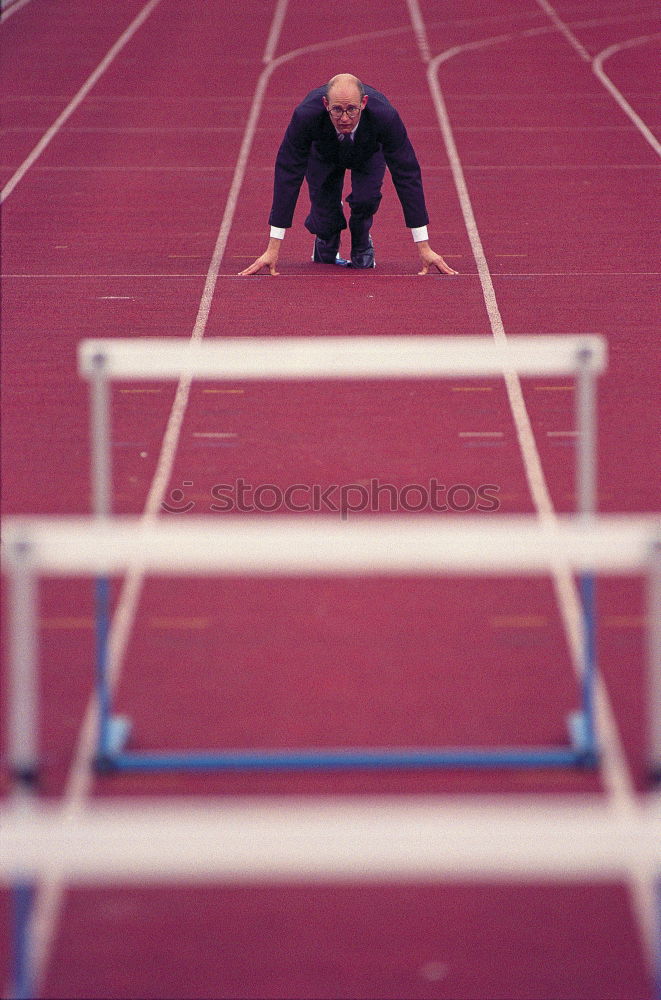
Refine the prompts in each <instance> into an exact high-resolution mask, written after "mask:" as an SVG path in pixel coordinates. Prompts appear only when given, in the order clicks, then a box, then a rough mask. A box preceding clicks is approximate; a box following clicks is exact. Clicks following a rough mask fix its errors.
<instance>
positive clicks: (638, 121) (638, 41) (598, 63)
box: [536, 0, 661, 156]
mask: <svg viewBox="0 0 661 1000" xmlns="http://www.w3.org/2000/svg"><path fill="white" fill-rule="evenodd" d="M536 2H537V4H538V6H539V7H541V8H542V10H543V11H544V13H545V14H547V15H548V17H550V18H551V20H552V21H553V23H554V24H555V26H556V27H557V28H558V30H559V31H561V32H562V34H563V35H564V36H565V38H566V39H567V41H568V42H569V44H570V45H571V47H572V48H573V49H575V51H576V52H578V54H579V55H580V57H581V59H584V60H586V61H587V62H589V63H590V65H591V66H592V72H593V73H594V74H595V76H596V77H597V79H598V80H599V81H600V82H601V83H602V84H603V86H604V87H605V88H606V90H607V91H608V93H609V94H610V95H611V97H613V98H614V100H615V101H616V102H617V103H618V105H619V106H620V108H621V109H622V111H624V113H625V115H627V117H628V118H629V119H630V120H631V121H632V122H633V124H634V125H635V126H636V128H637V129H638V131H639V132H640V134H641V135H642V136H643V138H644V139H645V140H646V141H647V142H648V143H649V144H650V146H651V147H652V149H653V150H654V152H655V153H656V154H657V156H661V145H660V144H659V142H658V141H657V139H656V137H655V136H654V134H653V133H652V131H651V130H650V129H649V128H648V126H647V125H646V124H645V122H644V121H643V119H642V118H641V117H640V115H638V114H637V113H636V112H635V111H634V109H633V108H632V107H631V105H630V104H629V102H628V101H627V100H626V99H625V97H624V95H623V94H622V93H621V91H619V90H618V88H617V87H616V86H615V84H614V83H613V81H612V80H611V79H610V77H609V76H607V75H606V73H605V72H604V70H603V63H604V62H605V61H606V59H609V58H610V57H611V56H612V55H614V54H615V53H616V52H622V51H623V50H624V49H629V48H633V47H634V46H637V45H646V44H647V43H649V42H652V41H654V40H656V39H657V38H661V33H657V34H652V35H640V36H639V37H638V38H629V39H627V40H626V41H624V42H618V43H616V44H615V45H611V46H609V48H607V49H604V50H603V51H602V52H600V53H599V54H598V55H596V56H595V57H594V59H593V58H592V57H591V56H590V54H589V53H588V52H587V50H586V49H585V48H584V47H583V46H582V45H581V43H580V42H579V40H578V38H577V37H576V35H575V34H574V33H573V31H572V30H571V28H570V27H569V25H567V24H565V22H564V21H563V20H562V19H561V17H560V15H559V14H558V13H557V11H556V10H555V9H554V8H553V7H552V6H551V4H550V3H549V0H536Z"/></svg>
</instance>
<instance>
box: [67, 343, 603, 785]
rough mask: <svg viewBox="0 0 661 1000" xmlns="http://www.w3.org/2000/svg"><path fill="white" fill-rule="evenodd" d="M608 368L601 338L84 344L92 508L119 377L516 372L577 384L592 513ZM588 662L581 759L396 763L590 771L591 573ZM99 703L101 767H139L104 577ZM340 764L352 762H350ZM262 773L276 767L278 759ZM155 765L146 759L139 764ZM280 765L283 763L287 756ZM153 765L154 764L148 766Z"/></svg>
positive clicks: (101, 495)
mask: <svg viewBox="0 0 661 1000" xmlns="http://www.w3.org/2000/svg"><path fill="white" fill-rule="evenodd" d="M605 364H606V348H605V343H604V341H603V339H602V338H600V337H596V336H589V335H584V336H580V337H568V336H528V337H512V338H509V339H508V341H507V342H506V343H502V344H499V343H496V342H495V341H494V339H493V338H492V337H324V338H309V337H278V338H227V339H225V338H223V339H216V340H210V341H201V342H198V343H192V342H190V341H182V340H179V339H173V338H155V339H149V340H145V339H128V340H123V339H104V340H86V341H83V342H82V343H81V344H80V346H79V371H80V373H81V375H83V376H84V377H85V378H87V379H88V380H89V381H90V393H91V400H90V414H91V440H92V486H93V509H94V513H95V514H96V515H97V517H99V518H105V517H107V516H108V515H109V514H110V513H111V509H112V459H111V448H110V426H111V413H110V392H109V386H110V383H111V381H113V380H120V379H121V380H164V379H182V380H192V379H207V380H228V379H232V380H236V379H260V380H264V379H288V380H296V379H391V378H399V379H407V378H410V379H416V378H448V377H455V378H476V377H503V376H505V377H508V376H512V375H525V376H543V375H571V376H572V377H573V378H574V379H575V380H576V388H577V392H576V424H577V430H578V447H577V451H576V456H577V457H576V489H577V497H578V509H579V511H580V512H581V513H582V514H583V515H586V516H588V515H591V514H592V513H593V512H594V509H595V494H596V458H595V456H596V377H597V375H598V374H599V373H600V372H602V371H603V369H604V367H605ZM580 582H581V596H582V605H583V636H584V639H583V641H584V653H583V665H582V671H581V709H580V711H578V712H575V713H573V715H572V717H571V720H570V726H571V741H572V743H573V744H574V747H575V750H574V751H573V752H571V753H569V755H568V754H567V751H565V750H564V749H563V751H562V752H560V753H556V754H555V755H553V757H550V756H549V755H548V754H546V755H544V759H543V762H540V758H539V757H537V756H536V755H532V756H530V755H528V756H525V755H521V754H520V753H514V754H512V753H510V752H507V753H505V754H503V753H500V754H497V755H496V756H495V757H494V756H493V755H492V754H488V753H487V754H479V755H477V754H475V753H472V752H471V753H468V755H466V754H464V755H462V754H461V753H460V754H455V753H450V754H449V755H444V754H440V753H436V752H433V753H432V754H429V753H426V754H425V755H424V756H421V755H419V754H417V755H415V756H414V757H409V755H400V757H399V758H398V765H397V766H410V765H413V764H414V761H415V764H417V765H422V764H423V762H424V764H425V766H456V765H457V763H463V764H466V765H473V766H490V765H495V764H500V765H505V766H537V764H540V766H548V765H549V764H552V763H557V764H558V765H560V766H562V765H565V764H567V763H576V761H577V760H578V761H580V763H581V764H583V765H585V766H589V765H594V764H595V763H596V760H597V738H596V734H595V732H594V705H593V701H594V690H595V678H596V651H595V641H594V639H595V616H594V579H593V575H592V573H591V572H590V571H586V572H585V573H584V574H582V576H581V581H580ZM96 587H97V615H96V618H97V656H96V663H97V669H96V675H97V697H98V703H99V747H98V755H97V761H98V763H99V765H100V766H101V767H104V768H117V767H121V768H127V767H129V766H130V767H137V766H138V761H137V759H136V757H135V755H127V754H125V753H121V748H123V747H124V745H125V744H126V741H127V738H128V732H129V723H128V720H126V719H124V718H122V717H120V716H116V715H114V714H113V712H112V706H111V702H112V698H111V692H110V687H109V683H108V669H107V633H108V620H109V615H108V605H109V599H108V593H109V591H108V581H107V579H105V578H104V577H99V578H98V579H97V584H96ZM342 759H343V761H344V763H345V765H346V764H349V756H348V755H344V756H343V758H342ZM159 760H160V765H159V766H161V767H163V766H168V767H170V766H172V767H180V766H195V767H227V766H238V767H245V766H256V765H255V764H254V763H253V762H252V761H250V762H249V761H248V760H247V759H245V757H242V756H237V757H234V758H232V760H233V761H234V763H233V764H230V759H229V758H228V757H227V756H224V757H223V758H222V759H221V758H219V757H218V756H213V757H212V756H210V755H208V754H205V755H196V756H194V757H193V756H190V755H189V757H188V758H187V761H184V760H183V759H182V757H181V755H179V756H173V755H162V756H161V757H160V758H159ZM355 760H356V762H358V760H362V761H363V764H365V766H379V763H380V764H382V765H383V766H393V765H394V764H395V763H396V761H395V760H394V758H393V757H392V755H387V756H386V757H384V755H383V754H380V753H379V754H375V755H371V756H370V757H369V762H368V763H366V761H367V757H366V755H364V754H363V755H362V756H361V757H358V756H356V758H355ZM288 761H289V766H292V767H307V766H314V767H320V766H341V765H339V759H338V758H337V757H333V758H332V759H331V758H327V759H326V764H325V765H324V764H323V763H322V758H321V757H320V756H318V755H317V756H315V757H314V759H313V758H312V757H310V756H309V755H306V756H305V757H303V758H301V756H300V755H290V757H289V758H288ZM261 762H262V766H273V759H272V758H271V757H268V758H266V757H262V758H261ZM146 764H147V761H146V760H144V759H143V765H146ZM277 765H278V766H282V761H281V757H279V758H278V762H277ZM149 766H152V767H155V766H157V764H156V761H155V760H152V761H151V763H150V765H149Z"/></svg>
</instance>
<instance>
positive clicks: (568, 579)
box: [408, 0, 656, 965]
mask: <svg viewBox="0 0 661 1000" xmlns="http://www.w3.org/2000/svg"><path fill="white" fill-rule="evenodd" d="M408 2H410V3H415V4H417V3H418V0H408ZM530 34H531V33H530V32H522V33H521V35H530ZM516 37H520V35H519V36H516ZM511 39H512V40H513V37H512V36H508V37H507V38H504V37H503V36H498V37H497V38H495V39H484V40H482V42H471V43H468V44H466V45H463V46H462V45H459V46H454V47H453V48H451V49H448V50H446V51H445V52H442V53H440V54H439V55H437V56H435V57H434V58H432V59H431V60H430V62H429V63H428V64H427V80H428V85H429V89H430V93H431V95H432V100H433V103H434V107H435V110H436V115H437V118H438V122H439V126H440V129H441V133H442V135H443V140H444V143H445V147H446V152H447V155H448V159H449V162H450V165H451V169H452V175H453V179H454V182H455V186H456V189H457V194H458V197H459V202H460V205H461V210H462V214H463V217H464V222H465V225H466V230H467V232H468V236H469V240H470V243H471V247H472V250H473V256H474V257H475V261H476V264H477V269H478V274H479V278H480V282H481V285H482V293H483V297H484V301H485V305H486V309H487V314H488V316H489V322H490V325H491V330H492V333H493V336H494V339H495V340H496V341H497V342H500V343H506V342H507V334H506V332H505V328H504V324H503V321H502V317H501V314H500V309H499V306H498V302H497V299H496V294H495V290H494V286H493V282H492V279H491V273H490V271H489V265H488V263H487V259H486V255H485V253H484V248H483V245H482V240H481V238H480V234H479V231H478V227H477V222H476V219H475V214H474V212H473V207H472V203H471V199H470V195H469V192H468V187H467V184H466V179H465V176H464V171H463V168H462V164H461V159H460V156H459V153H458V150H457V146H456V143H455V141H454V135H453V131H452V126H451V123H450V118H449V114H448V111H447V107H446V104H445V100H444V98H443V94H442V92H441V88H440V85H439V82H438V79H437V73H438V69H439V67H440V66H441V64H442V63H444V62H447V61H448V60H449V59H451V58H453V57H454V56H456V55H463V54H465V53H466V52H468V51H471V50H475V49H477V48H481V47H482V46H483V45H491V44H496V43H499V42H501V41H505V40H507V41H509V40H511ZM581 48H582V46H581ZM586 55H587V53H586ZM421 58H423V59H424V54H423V53H421ZM588 58H589V57H588ZM504 378H505V385H506V389H507V394H508V398H509V402H510V408H511V411H512V416H513V419H514V424H515V428H516V432H517V436H518V439H519V447H520V449H521V455H522V459H523V463H524V468H525V472H526V478H527V480H528V485H529V489H530V492H531V495H532V498H533V502H534V505H535V509H536V510H537V512H538V514H539V517H540V520H541V521H542V523H544V522H549V521H553V520H555V517H556V514H555V509H554V507H553V502H552V500H551V495H550V492H549V489H548V485H547V483H546V478H545V475H544V471H543V468H542V463H541V459H540V456H539V452H538V450H537V445H536V442H535V438H534V434H533V431H532V426H531V423H530V418H529V415H528V412H527V408H526V405H525V400H524V397H523V392H522V389H521V383H520V380H519V378H518V376H517V375H516V374H515V373H512V372H505V373H504ZM553 582H554V587H555V591H556V598H557V601H558V606H559V609H560V612H561V615H562V618H563V622H564V628H565V632H566V635H567V639H568V643H569V648H570V652H571V654H572V661H573V664H574V669H575V670H576V671H577V672H578V670H579V665H580V657H581V652H582V648H583V627H582V615H581V602H580V598H579V595H578V592H577V588H576V584H575V582H574V579H573V577H572V574H571V573H570V572H569V571H568V570H567V569H562V568H561V567H559V568H558V570H557V571H556V573H555V574H554V579H553ZM595 712H596V722H597V730H598V732H599V734H600V742H601V748H602V776H603V781H604V786H605V789H606V792H607V795H608V798H609V802H610V804H611V806H612V808H613V809H614V810H616V811H617V812H619V813H620V814H622V815H627V814H629V813H631V811H632V810H633V809H634V808H635V789H634V786H633V782H632V778H631V775H630V773H629V769H628V765H627V760H626V756H625V753H624V748H623V745H622V741H621V737H620V734H619V731H618V727H617V722H616V718H615V713H614V712H613V708H612V705H611V702H610V699H609V696H608V691H607V689H606V686H605V684H604V681H603V678H602V677H601V676H600V677H599V679H598V684H597V691H596V697H595ZM629 884H630V888H631V892H632V898H633V903H634V907H635V911H636V917H637V921H638V926H639V928H640V932H641V936H642V939H643V943H644V947H645V950H646V956H647V959H648V962H649V963H650V964H651V965H652V964H653V963H654V961H655V958H654V956H655V922H656V914H655V897H654V885H653V883H652V882H651V880H650V879H649V878H647V877H646V876H645V873H644V872H642V871H635V870H633V869H632V871H631V873H630V883H629Z"/></svg>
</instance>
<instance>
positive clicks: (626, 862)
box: [0, 793, 661, 1000]
mask: <svg viewBox="0 0 661 1000" xmlns="http://www.w3.org/2000/svg"><path fill="white" fill-rule="evenodd" d="M0 817H1V822H2V837H1V838H0V881H2V882H5V883H8V884H12V883H14V884H15V883H16V880H17V878H20V885H21V886H22V887H27V886H29V885H34V884H36V882H37V881H38V880H40V879H45V880H48V879H49V877H52V871H53V869H55V870H56V871H57V873H58V877H61V878H63V879H64V880H65V881H66V882H67V884H73V885H103V884H108V883H113V882H120V883H122V884H140V885H150V884H158V883H161V884H164V883H170V884H172V883H179V884H183V885H195V884H205V883H212V882H214V883H222V884H232V885H236V884H241V883H245V882H248V883H254V882H261V883H269V882H280V883H282V882H285V883H299V882H303V883H306V884H328V883H333V882H339V883H345V884H346V883H348V882H412V883H432V884H439V885H445V884H448V883H452V882H457V881H458V882H464V883H465V882H467V881H475V882H479V883H480V884H485V883H486V884H495V883H502V882H515V883H526V882H529V883H535V884H539V883H557V882H570V883H571V882H580V883H585V882H588V881H589V882H591V883H597V884H604V883H608V882H613V881H622V882H625V883H626V882H630V881H631V880H633V879H640V878H641V877H642V878H644V879H645V880H646V881H647V882H649V883H650V884H652V885H653V884H654V883H655V881H656V884H657V892H658V890H659V878H660V876H661V838H660V837H659V829H661V797H660V796H659V794H658V793H657V794H655V795H648V796H646V797H645V798H640V799H638V800H637V801H635V802H632V803H631V808H628V809H626V810H622V809H618V808H613V807H611V806H609V805H608V804H607V803H605V802H604V800H603V798H601V797H592V796H587V797H585V798H581V799H576V798H575V797H573V798H570V799H567V798H563V797H557V796H554V797H552V798H543V797H542V798H535V799H533V800H530V799H522V798H521V797H520V796H519V797H513V798H510V797H507V796H505V797H502V798H495V797H491V798H484V797H480V796H477V797H474V798H471V800H470V801H466V800H464V799H462V798H461V797H456V798H453V797H450V796H429V797H419V796H412V797H409V796H406V797H404V798H402V797H388V796H383V797H378V798H371V797H368V798H366V799H365V798H361V799H360V800H357V799H352V798H339V799H328V798H323V799H318V798H314V797H312V798H304V799H302V798H295V797H291V798H281V797H275V798H272V797H269V798H268V799H264V798H258V799H249V800H246V799H224V800H222V801H218V802H209V801H208V800H206V801H205V800H200V799H193V800H182V799H181V798H180V799H177V800H168V799H166V800H163V799H160V800H158V801H155V800H153V799H152V800H140V799H137V800H136V799H132V800H121V799H116V800H113V801H108V802H101V801H96V802H93V803H89V804H87V805H86V806H85V807H84V808H82V809H79V810H76V811H75V812H72V811H71V810H70V809H67V808H66V807H64V808H63V807H61V806H59V805H57V804H50V805H48V804H44V803H36V802H34V800H33V801H32V802H31V803H30V802H28V803H24V802H23V803H21V802H19V803H18V804H15V805H13V806H9V807H5V808H4V810H2V812H1V813H0ZM659 898H661V897H657V909H656V912H652V913H650V914H649V918H650V921H651V923H652V927H651V929H650V934H649V939H648V940H647V941H645V942H644V947H645V949H646V950H647V949H650V951H651V953H650V954H648V955H647V956H646V957H648V958H649V960H650V964H651V966H652V968H653V970H654V972H656V973H657V974H661V961H660V959H661V955H660V952H661V922H660V917H661V911H660V910H659V908H658V902H659ZM21 902H22V903H23V900H22V901H21ZM17 910H18V913H17V928H16V940H15V950H16V951H17V952H18V953H19V959H18V960H16V961H15V968H16V970H17V977H16V978H15V979H14V983H13V989H12V992H11V994H10V995H11V997H12V1000H28V998H32V997H34V996H35V992H34V985H35V984H34V981H33V970H32V943H31V936H30V924H29V919H28V917H29V910H28V909H26V907H25V906H24V905H21V906H20V907H18V906H17ZM604 946H605V947H607V946H608V945H607V942H605V943H604ZM173 947H174V945H173ZM559 961H560V962H561V961H562V959H561V956H559ZM19 972H20V974H21V977H22V978H18V973H19ZM653 974H654V973H653ZM654 995H655V997H657V998H658V1000H661V978H659V981H658V984H657V992H655V994H654Z"/></svg>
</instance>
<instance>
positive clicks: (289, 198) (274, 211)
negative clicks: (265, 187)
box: [239, 111, 310, 277]
mask: <svg viewBox="0 0 661 1000" xmlns="http://www.w3.org/2000/svg"><path fill="white" fill-rule="evenodd" d="M309 153H310V140H309V137H308V135H307V129H306V128H305V125H304V123H303V121H302V119H301V116H300V114H299V113H298V112H297V111H295V112H294V114H293V116H292V120H291V122H290V123H289V126H288V128H287V131H286V132H285V135H284V138H283V140H282V142H281V144H280V149H279V150H278V155H277V157H276V160H275V171H274V176H273V205H272V207H271V214H270V215H269V223H270V225H271V235H270V238H269V242H268V246H267V248H266V250H265V251H264V253H263V254H262V255H261V256H260V257H258V258H257V260H255V261H253V263H252V264H251V265H250V266H249V267H247V268H246V269H245V270H244V271H240V272H239V275H240V277H247V276H248V275H250V274H257V272H258V271H261V270H262V268H264V267H268V269H269V271H270V272H271V274H274V275H275V274H278V270H277V263H278V256H279V254H280V246H281V244H282V241H283V239H284V235H285V232H284V231H285V229H289V227H290V226H291V224H292V220H293V218H294V209H295V208H296V202H297V201H298V195H299V191H300V190H301V184H302V183H303V178H304V177H305V171H306V169H307V165H308V156H309ZM274 230H275V231H277V234H278V235H277V236H275V235H274Z"/></svg>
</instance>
